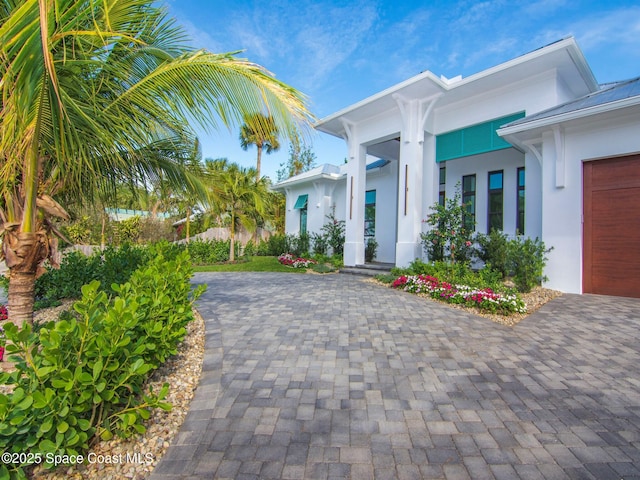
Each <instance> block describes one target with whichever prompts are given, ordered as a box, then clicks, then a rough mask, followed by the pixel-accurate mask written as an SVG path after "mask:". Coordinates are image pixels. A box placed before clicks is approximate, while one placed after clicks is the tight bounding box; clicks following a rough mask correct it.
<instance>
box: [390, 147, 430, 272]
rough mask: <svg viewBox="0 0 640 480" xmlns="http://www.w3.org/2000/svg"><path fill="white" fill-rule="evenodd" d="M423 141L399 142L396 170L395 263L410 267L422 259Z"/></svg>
mask: <svg viewBox="0 0 640 480" xmlns="http://www.w3.org/2000/svg"><path fill="white" fill-rule="evenodd" d="M422 157H423V148H422V142H418V141H416V140H413V141H411V140H409V141H405V140H403V141H402V144H401V145H400V163H399V167H400V168H399V171H398V240H397V243H396V265H397V266H399V267H406V266H409V264H410V263H411V262H413V261H414V260H415V259H416V258H421V257H422V255H421V252H422V244H421V241H420V233H421V232H422V218H421V215H422V201H423V192H422V188H423V185H422V175H423V164H424V162H423V158H422Z"/></svg>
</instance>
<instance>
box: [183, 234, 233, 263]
mask: <svg viewBox="0 0 640 480" xmlns="http://www.w3.org/2000/svg"><path fill="white" fill-rule="evenodd" d="M230 246H231V241H230V240H194V241H192V242H189V243H188V244H187V247H186V248H187V249H188V250H189V255H191V260H192V261H193V263H194V264H195V265H211V264H213V263H222V262H227V261H229V248H230Z"/></svg>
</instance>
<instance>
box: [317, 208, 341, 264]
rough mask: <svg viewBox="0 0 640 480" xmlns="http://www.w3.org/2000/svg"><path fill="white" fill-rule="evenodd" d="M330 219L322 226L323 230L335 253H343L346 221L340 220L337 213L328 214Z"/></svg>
mask: <svg viewBox="0 0 640 480" xmlns="http://www.w3.org/2000/svg"><path fill="white" fill-rule="evenodd" d="M327 219H328V220H329V221H328V222H327V223H325V224H324V225H323V226H322V232H323V234H324V236H325V238H326V239H327V244H328V245H329V246H330V247H331V250H332V253H333V254H334V255H342V254H343V251H344V241H345V233H344V232H345V221H344V220H338V219H337V218H336V216H335V213H331V214H329V215H327Z"/></svg>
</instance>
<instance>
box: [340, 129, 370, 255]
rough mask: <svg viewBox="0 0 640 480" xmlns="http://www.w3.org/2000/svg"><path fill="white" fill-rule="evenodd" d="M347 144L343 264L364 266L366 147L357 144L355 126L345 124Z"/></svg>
mask: <svg viewBox="0 0 640 480" xmlns="http://www.w3.org/2000/svg"><path fill="white" fill-rule="evenodd" d="M345 131H346V132H347V142H348V144H349V162H348V163H347V185H346V187H347V188H346V200H347V201H346V216H345V218H346V224H345V243H344V264H345V265H346V266H355V265H363V264H364V197H365V190H366V180H367V178H366V159H367V150H366V147H365V146H363V145H360V144H359V143H358V139H357V135H356V134H355V133H356V132H355V126H354V125H347V124H345Z"/></svg>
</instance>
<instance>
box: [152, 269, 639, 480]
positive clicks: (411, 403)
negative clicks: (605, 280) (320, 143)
mask: <svg viewBox="0 0 640 480" xmlns="http://www.w3.org/2000/svg"><path fill="white" fill-rule="evenodd" d="M195 281H196V282H204V283H207V284H208V285H209V288H208V291H207V292H206V293H205V295H204V296H203V297H202V298H201V300H200V301H199V311H200V312H201V313H202V315H203V317H204V318H205V321H206V330H207V339H206V353H205V362H204V368H203V375H202V380H201V384H200V386H199V388H198V390H197V392H196V396H195V398H194V401H193V403H192V405H191V410H190V412H189V414H188V416H187V419H186V421H185V423H184V425H183V427H182V430H181V432H180V433H179V434H178V435H177V437H176V439H175V440H174V443H173V444H172V446H171V447H170V448H169V451H168V453H167V456H166V457H165V458H164V459H163V460H162V461H161V463H160V464H159V465H158V467H157V468H156V470H155V472H154V475H153V477H152V478H154V479H164V478H189V479H192V478H218V479H221V478H234V479H242V478H252V479H253V478H284V479H301V478H321V479H325V478H353V479H367V478H376V479H386V478H389V479H405V478H427V479H432V478H433V479H435V478H447V479H465V478H471V479H482V478H526V479H536V478H544V479H562V478H585V479H589V478H593V479H609V478H611V479H621V478H624V479H632V478H640V341H639V340H640V300H637V299H622V298H613V297H598V296H578V295H565V296H563V297H561V298H559V299H556V300H554V301H552V302H550V303H549V304H547V305H546V306H545V307H543V308H542V309H541V310H540V311H538V312H536V313H535V314H533V315H531V316H530V317H528V318H527V319H526V320H525V321H523V322H521V323H520V324H519V325H517V326H516V327H513V328H511V327H504V326H501V325H499V324H495V323H493V322H491V321H489V320H487V319H484V318H481V317H478V316H474V315H472V314H469V313H466V312H463V311H460V310H455V309H452V308H450V307H447V306H445V305H441V304H438V303H434V302H431V301H428V300H425V299H421V298H418V297H417V296H413V295H411V294H407V293H404V292H398V291H393V290H391V289H388V288H385V287H381V286H378V285H374V284H371V283H368V282H365V281H364V280H362V279H361V278H359V277H353V276H348V275H324V276H320V275H294V274H277V273H255V274H247V273H242V274H235V273H234V274H225V273H216V274H197V275H196V277H195Z"/></svg>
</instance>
